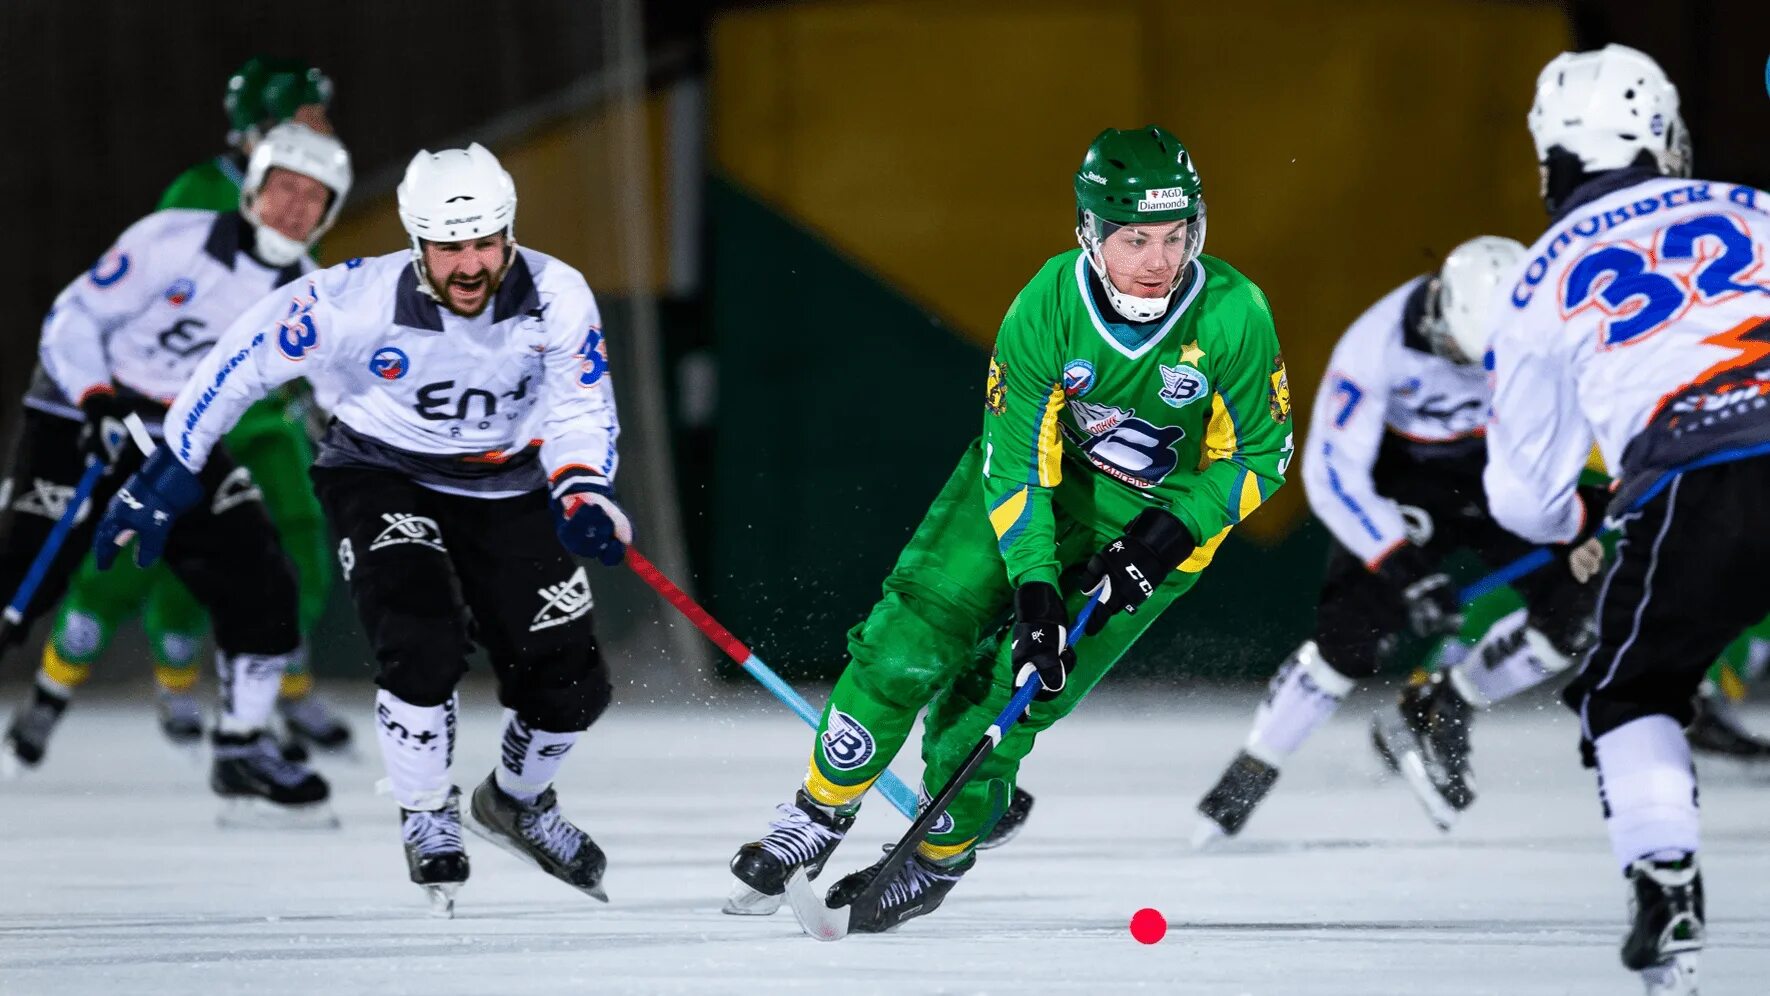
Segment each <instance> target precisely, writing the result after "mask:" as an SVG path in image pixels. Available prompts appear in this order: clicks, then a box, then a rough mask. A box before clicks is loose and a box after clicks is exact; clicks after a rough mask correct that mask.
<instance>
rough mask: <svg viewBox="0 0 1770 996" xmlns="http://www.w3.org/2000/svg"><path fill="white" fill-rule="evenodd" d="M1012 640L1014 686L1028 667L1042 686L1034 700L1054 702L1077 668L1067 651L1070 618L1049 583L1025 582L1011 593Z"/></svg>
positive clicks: (1074, 657) (1069, 652)
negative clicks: (1012, 600)
mask: <svg viewBox="0 0 1770 996" xmlns="http://www.w3.org/2000/svg"><path fill="white" fill-rule="evenodd" d="M1011 639H1012V640H1013V641H1014V642H1013V643H1012V644H1010V645H1009V648H1008V649H1009V653H1010V654H1011V656H1012V659H1013V661H1014V675H1015V681H1016V683H1017V685H1018V682H1019V678H1020V674H1021V672H1022V671H1023V670H1025V668H1026V667H1027V665H1031V666H1032V667H1033V669H1034V670H1036V671H1037V672H1038V675H1039V684H1041V685H1043V686H1044V687H1043V689H1041V690H1040V691H1039V693H1038V694H1037V695H1034V696H1033V698H1034V699H1036V700H1038V701H1040V702H1049V701H1051V700H1052V699H1054V698H1056V697H1057V696H1058V694H1059V693H1061V692H1062V691H1063V685H1064V682H1066V681H1067V680H1068V679H1069V672H1070V671H1071V670H1072V669H1074V668H1075V666H1076V654H1075V651H1073V650H1071V649H1069V614H1068V613H1066V612H1065V611H1064V610H1063V596H1062V595H1059V594H1058V593H1057V589H1056V588H1055V587H1054V586H1052V585H1051V584H1050V583H1049V582H1045V581H1028V582H1027V583H1026V584H1023V585H1021V586H1020V588H1019V589H1018V590H1017V591H1015V592H1014V630H1013V633H1012V636H1011Z"/></svg>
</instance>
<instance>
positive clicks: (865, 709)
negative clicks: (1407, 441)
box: [726, 127, 1292, 932]
mask: <svg viewBox="0 0 1770 996" xmlns="http://www.w3.org/2000/svg"><path fill="white" fill-rule="evenodd" d="M1075 193H1076V213H1077V218H1078V227H1077V233H1076V234H1077V236H1078V238H1079V239H1080V241H1081V248H1080V249H1072V250H1070V251H1069V252H1066V253H1063V254H1061V255H1058V256H1056V257H1053V258H1052V259H1051V260H1050V261H1049V262H1047V263H1046V264H1045V265H1044V266H1043V267H1042V268H1041V269H1040V270H1039V272H1038V274H1037V275H1036V276H1034V277H1033V279H1032V281H1031V282H1030V283H1028V284H1027V285H1026V288H1025V289H1024V290H1022V291H1021V292H1020V295H1019V296H1018V297H1016V298H1015V299H1014V303H1013V304H1012V305H1010V306H1009V308H1008V313H1007V316H1006V317H1005V318H1003V320H1002V327H1001V331H1000V333H999V334H998V336H997V339H996V350H995V355H994V356H993V357H992V358H991V360H990V365H989V376H988V380H987V384H986V389H985V392H984V414H983V435H982V436H981V437H980V438H979V439H977V440H975V441H974V442H973V443H972V444H971V445H970V446H969V447H967V448H966V450H965V453H964V455H963V456H961V457H960V458H959V464H958V467H957V468H956V469H955V470H954V471H953V475H952V478H951V479H950V480H949V481H948V482H947V484H946V486H945V487H944V488H942V489H941V492H940V494H939V495H938V496H936V497H935V499H934V504H933V505H932V506H931V507H930V508H929V510H928V514H927V516H926V517H925V518H924V519H923V520H922V524H921V526H920V527H919V528H918V529H917V530H916V533H915V535H914V536H913V537H912V538H911V540H910V543H909V546H908V547H906V548H905V549H904V551H903V554H902V555H901V557H899V559H898V562H897V566H896V567H895V568H894V569H893V570H892V572H891V575H890V576H889V577H888V578H886V579H885V585H884V597H883V598H882V599H880V601H879V602H878V603H877V604H876V605H875V606H874V607H873V609H872V612H871V614H869V615H868V616H867V618H866V620H865V621H864V622H862V623H861V624H860V625H858V626H856V627H855V628H854V629H852V630H851V631H849V634H848V648H849V654H850V655H851V658H852V659H851V660H850V662H849V664H848V666H847V668H846V669H845V670H844V671H843V673H842V676H841V678H840V680H838V681H837V683H836V687H835V689H834V691H833V692H832V693H831V695H830V703H829V705H828V707H826V709H825V710H824V715H823V719H822V722H821V723H820V724H819V726H818V731H817V736H816V738H815V739H814V741H813V744H812V751H811V763H810V766H809V768H808V770H807V772H806V775H805V782H804V785H803V786H802V787H801V788H800V789H799V792H798V794H797V796H796V797H795V799H794V801H793V802H791V803H787V804H783V805H781V806H779V807H778V814H779V815H778V816H777V818H776V819H775V820H774V821H773V823H772V825H771V826H770V828H769V831H768V833H767V834H765V835H764V836H763V837H762V838H761V839H760V840H756V841H753V842H751V843H748V844H745V845H743V846H742V847H740V848H739V849H738V852H737V854H736V855H735V856H734V857H733V858H732V862H731V869H732V873H733V874H734V875H735V876H736V877H737V879H738V882H737V887H736V888H735V890H734V892H733V895H732V898H731V901H730V903H728V905H727V907H726V909H727V912H732V913H771V912H773V911H774V910H775V909H776V908H777V907H778V906H779V905H780V898H781V895H782V893H783V891H784V890H785V886H786V881H787V878H788V876H789V875H790V874H791V873H792V872H793V871H794V870H795V869H797V868H800V867H804V868H806V869H807V870H808V871H809V872H810V873H811V874H813V875H815V874H817V872H818V871H819V870H821V868H822V866H823V864H824V862H825V861H827V860H828V859H829V856H830V853H831V852H832V851H833V850H834V849H835V847H836V845H837V844H839V843H840V842H841V841H842V838H843V836H844V834H846V833H847V831H848V829H849V827H850V826H852V825H853V823H854V818H855V813H856V812H857V810H858V809H859V808H860V803H861V798H862V796H863V795H864V794H865V793H866V791H867V789H868V788H869V787H870V786H871V785H872V784H873V780H874V779H875V778H877V777H878V776H879V775H880V773H882V772H883V771H884V770H885V768H886V766H887V765H888V764H889V763H890V761H891V759H892V757H893V756H894V755H895V754H896V753H897V751H898V749H899V748H901V747H902V746H903V744H904V741H905V740H906V739H907V738H908V737H909V733H910V729H911V726H912V724H913V723H914V722H915V719H916V714H917V713H918V711H920V710H921V709H922V708H923V707H924V706H926V707H927V708H928V718H927V721H926V724H925V731H924V734H923V738H922V758H923V761H924V763H925V765H926V770H925V773H924V775H923V781H924V798H926V797H927V794H928V791H929V789H930V788H934V789H938V787H939V786H941V785H943V784H944V783H945V782H946V780H947V779H948V778H950V777H951V776H952V774H953V772H954V771H956V770H957V768H958V766H959V764H960V762H961V761H962V760H963V759H964V757H965V755H966V754H967V753H968V752H969V751H970V749H971V747H972V746H973V745H975V744H976V743H977V742H978V740H979V739H980V738H981V737H982V735H983V732H984V730H985V729H986V728H987V727H988V726H989V725H990V723H991V722H992V721H993V720H994V718H995V716H996V714H997V713H999V712H1000V711H1001V710H1002V709H1003V708H1004V707H1005V706H1006V705H1007V702H1008V699H1009V698H1010V697H1011V696H1012V694H1013V690H1014V687H1015V685H1016V680H1015V679H1016V675H1021V674H1026V673H1028V672H1029V670H1030V671H1032V672H1036V674H1037V680H1038V681H1040V682H1041V684H1042V685H1043V688H1042V689H1041V691H1040V693H1039V695H1038V698H1037V699H1036V700H1035V701H1034V702H1033V704H1032V707H1031V709H1030V712H1029V715H1028V716H1027V718H1026V720H1025V721H1024V722H1021V723H1019V724H1018V725H1016V726H1014V727H1013V729H1012V730H1011V731H1010V732H1009V733H1008V734H1007V736H1006V737H1005V738H1004V739H1003V740H1002V742H1001V743H1000V745H999V746H997V747H996V749H995V751H994V753H992V754H991V755H990V756H989V758H988V759H987V760H985V761H984V762H983V764H982V766H981V767H979V768H978V770H977V772H976V774H975V775H974V776H973V778H972V780H971V782H970V783H969V784H968V785H967V786H966V787H965V788H964V790H963V791H962V792H961V793H960V794H959V796H958V797H957V799H955V801H954V802H953V803H952V805H951V806H949V807H948V808H947V811H946V813H945V815H944V816H942V817H941V818H940V820H939V821H938V822H936V823H935V825H934V828H933V830H932V832H931V833H930V834H929V836H928V838H927V840H925V841H924V842H923V843H922V844H921V845H919V846H918V848H917V851H916V854H915V855H914V856H913V857H912V858H911V859H910V860H909V861H908V862H907V863H905V864H904V865H903V866H902V868H901V869H900V870H899V872H898V873H897V876H896V879H895V880H894V881H893V882H892V883H890V884H889V886H888V887H887V888H885V889H884V890H882V892H881V895H882V898H881V899H880V900H879V902H878V903H877V904H876V905H874V906H873V907H871V908H867V909H855V910H853V911H852V914H851V919H850V929H851V930H854V931H858V932H877V931H882V930H887V929H890V928H892V927H895V926H897V925H898V924H900V923H902V922H903V921H905V920H908V919H910V918H911V917H915V916H920V915H922V914H925V913H929V912H931V911H933V910H934V908H935V907H937V906H939V905H940V902H941V900H942V899H943V898H944V897H945V896H946V894H947V892H948V891H949V890H951V889H952V887H953V885H954V883H956V882H957V881H958V880H959V877H960V876H962V875H963V874H964V873H965V872H966V871H967V870H969V869H970V868H971V867H972V865H973V864H975V862H976V857H975V851H976V846H977V843H978V841H979V840H980V838H982V837H983V836H984V835H985V834H987V833H988V832H989V829H990V827H991V825H992V824H994V823H995V822H996V820H997V819H998V818H999V817H1000V816H1001V814H1002V811H1003V808H1004V806H1005V805H1006V804H1007V801H1008V798H1009V795H1010V793H1011V792H1012V790H1013V787H1014V778H1015V773H1016V771H1017V770H1018V768H1019V766H1020V760H1021V758H1023V757H1025V756H1026V755H1027V753H1028V752H1029V751H1030V750H1031V749H1032V746H1033V742H1034V740H1036V739H1037V737H1038V735H1039V733H1040V732H1041V731H1043V730H1045V729H1047V728H1049V727H1050V726H1051V724H1053V723H1055V722H1057V721H1058V720H1059V719H1061V718H1063V716H1064V715H1066V714H1067V713H1068V712H1069V711H1070V710H1071V709H1073V708H1074V707H1075V705H1076V703H1077V702H1078V701H1079V700H1080V699H1081V698H1082V696H1083V695H1085V694H1087V692H1088V690H1089V689H1090V688H1092V687H1093V686H1094V684H1095V683H1096V682H1098V681H1099V680H1100V679H1101V678H1102V677H1103V676H1104V675H1105V674H1106V672H1107V671H1108V670H1109V669H1110V668H1111V667H1112V665H1113V663H1114V662H1115V661H1117V660H1118V659H1119V657H1120V656H1122V655H1123V654H1124V653H1125V651H1126V650H1128V649H1129V648H1130V646H1131V645H1132V644H1133V643H1134V642H1136V640H1137V638H1138V637H1139V636H1140V635H1141V634H1142V633H1143V632H1144V631H1145V630H1146V629H1148V628H1149V626H1150V624H1151V623H1153V622H1154V621H1155V620H1156V618H1157V617H1158V616H1160V615H1161V613H1162V612H1163V610H1165V609H1166V608H1167V607H1168V606H1169V605H1170V604H1172V603H1173V601H1174V599H1176V598H1178V597H1180V595H1182V594H1184V593H1185V592H1186V591H1187V589H1189V588H1191V587H1192V585H1193V582H1194V581H1196V580H1197V579H1198V575H1199V572H1201V571H1203V570H1204V569H1205V567H1206V565H1208V564H1209V563H1210V562H1211V558H1212V556H1213V555H1214V554H1215V553H1216V552H1217V550H1218V548H1219V547H1220V546H1221V545H1222V543H1223V539H1224V537H1225V536H1227V535H1228V533H1229V530H1230V529H1231V528H1232V527H1233V526H1234V525H1235V524H1236V523H1237V522H1240V521H1241V520H1242V518H1243V517H1244V516H1246V515H1247V514H1248V513H1250V512H1252V511H1253V510H1254V509H1255V508H1256V507H1258V506H1259V504H1260V503H1261V502H1262V501H1264V500H1265V499H1266V498H1267V497H1269V496H1270V495H1271V494H1272V492H1273V491H1275V490H1277V488H1278V487H1279V485H1280V484H1282V483H1283V480H1284V472H1285V466H1286V464H1288V463H1289V462H1290V458H1291V445H1292V444H1291V425H1290V417H1291V411H1290V389H1289V385H1288V384H1287V382H1286V380H1285V367H1284V357H1283V356H1282V355H1281V354H1280V353H1279V348H1278V338H1277V336H1276V335H1275V334H1274V332H1273V328H1272V314H1271V311H1270V310H1269V309H1268V307H1267V304H1266V297H1265V295H1263V294H1262V293H1261V292H1260V289H1259V288H1258V287H1256V286H1254V284H1253V283H1252V282H1250V281H1249V280H1248V279H1247V278H1246V277H1244V276H1242V275H1241V274H1240V273H1239V272H1237V271H1236V270H1235V269H1234V268H1233V267H1231V266H1229V264H1227V263H1224V262H1222V261H1221V260H1217V259H1214V258H1212V257H1210V256H1204V255H1200V250H1201V249H1202V248H1203V245H1204V240H1205V205H1204V198H1203V196H1202V194H1201V192H1200V186H1199V177H1198V173H1197V172H1196V170H1195V169H1194V168H1193V164H1192V159H1191V157H1190V156H1189V155H1188V154H1187V152H1186V149H1185V147H1184V146H1182V145H1181V144H1180V141H1179V140H1178V139H1177V138H1175V137H1174V136H1173V135H1172V134H1171V133H1169V132H1167V131H1166V130H1164V129H1161V128H1157V127H1147V128H1143V129H1140V130H1137V131H1118V130H1112V129H1109V130H1107V131H1104V132H1102V133H1101V134H1100V136H1099V137H1098V138H1096V139H1095V140H1094V142H1093V144H1092V145H1091V146H1089V148H1088V153H1087V156H1086V158H1085V159H1084V160H1083V161H1082V166H1081V169H1080V170H1078V171H1077V172H1076V175H1075ZM1094 592H1098V593H1099V595H1100V603H1099V607H1098V608H1097V609H1096V611H1095V613H1094V615H1093V616H1092V618H1091V619H1090V620H1089V623H1088V633H1089V634H1090V635H1089V638H1088V639H1086V640H1083V641H1081V642H1079V643H1076V642H1075V641H1074V640H1072V639H1071V638H1070V634H1069V632H1068V626H1069V620H1071V619H1072V618H1074V616H1075V615H1076V613H1077V612H1078V611H1079V610H1080V609H1081V607H1082V606H1083V604H1085V603H1086V601H1087V599H1088V597H1089V595H1090V594H1092V593H1094ZM1010 613H1012V625H1011V626H1010V627H1005V628H1002V629H998V627H999V626H1000V623H1001V621H1002V620H1003V619H1004V618H1005V617H1006V616H1008V615H1009V614H1010ZM1072 643H1075V645H1074V646H1073V647H1071V646H1070V644H1072ZM877 868H878V865H875V866H873V868H870V869H867V870H864V871H860V872H856V873H854V874H852V875H849V876H847V877H846V878H844V879H842V881H841V882H840V883H838V884H837V885H836V887H835V888H834V889H833V890H831V892H830V895H829V901H830V903H831V905H844V904H848V903H851V902H852V900H853V898H854V897H856V896H858V895H859V894H860V893H861V892H862V891H863V890H865V888H866V886H867V885H868V883H869V882H870V881H871V878H872V875H873V874H874V870H875V869H877Z"/></svg>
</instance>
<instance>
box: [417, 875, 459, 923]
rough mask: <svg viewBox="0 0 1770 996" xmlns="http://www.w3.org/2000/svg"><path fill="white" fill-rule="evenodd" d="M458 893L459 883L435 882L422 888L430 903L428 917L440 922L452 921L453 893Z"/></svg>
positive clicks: (453, 915) (453, 914)
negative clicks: (440, 920)
mask: <svg viewBox="0 0 1770 996" xmlns="http://www.w3.org/2000/svg"><path fill="white" fill-rule="evenodd" d="M460 891H461V883H460V882H436V883H433V884H430V885H426V886H424V895H425V897H426V898H427V899H429V901H430V915H431V916H433V917H436V918H438V919H442V920H453V919H454V918H455V893H457V892H460Z"/></svg>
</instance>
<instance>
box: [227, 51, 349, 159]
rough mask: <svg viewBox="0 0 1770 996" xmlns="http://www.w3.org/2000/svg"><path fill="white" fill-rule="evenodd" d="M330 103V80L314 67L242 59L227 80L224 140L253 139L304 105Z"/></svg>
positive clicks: (237, 143) (292, 61)
mask: <svg viewBox="0 0 1770 996" xmlns="http://www.w3.org/2000/svg"><path fill="white" fill-rule="evenodd" d="M331 103H332V80H331V79H330V78H329V77H327V76H326V74H325V73H323V72H320V70H319V68H318V67H316V66H310V65H308V64H307V63H305V62H302V61H300V60H299V59H266V58H262V57H254V58H251V59H247V60H246V64H245V65H243V66H241V67H240V68H239V69H238V70H237V71H236V72H235V73H234V74H233V76H232V77H231V78H230V79H229V80H228V81H227V97H226V98H225V99H224V100H223V101H222V106H223V107H225V108H226V109H227V123H228V132H227V140H228V143H229V144H231V145H234V146H243V145H245V144H246V143H247V142H248V141H256V140H257V138H258V136H259V135H261V134H263V133H264V131H265V130H266V129H269V128H270V127H272V126H273V125H278V124H281V123H282V122H284V121H287V120H289V119H290V118H292V117H294V116H295V111H296V109H297V108H300V107H302V106H304V105H306V104H319V105H321V106H326V105H329V104H331Z"/></svg>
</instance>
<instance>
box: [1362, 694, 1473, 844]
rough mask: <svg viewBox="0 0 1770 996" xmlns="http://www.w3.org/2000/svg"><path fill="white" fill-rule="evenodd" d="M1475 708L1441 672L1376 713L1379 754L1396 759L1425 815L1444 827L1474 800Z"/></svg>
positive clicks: (1374, 722)
mask: <svg viewBox="0 0 1770 996" xmlns="http://www.w3.org/2000/svg"><path fill="white" fill-rule="evenodd" d="M1473 712H1474V710H1473V709H1472V708H1471V707H1470V705H1469V703H1468V700H1466V699H1464V698H1463V696H1462V695H1461V694H1459V693H1458V692H1457V690H1456V688H1455V687H1454V686H1453V685H1452V684H1451V683H1450V681H1449V680H1448V679H1447V677H1446V672H1443V671H1439V672H1437V673H1436V674H1433V675H1432V676H1431V677H1430V678H1428V679H1426V680H1425V681H1423V682H1414V683H1412V684H1410V685H1408V687H1407V688H1406V689H1404V690H1403V691H1402V693H1401V702H1400V704H1399V705H1397V706H1396V708H1395V709H1394V710H1385V711H1383V712H1380V713H1378V714H1377V716H1376V718H1375V719H1374V720H1372V724H1371V739H1372V740H1373V741H1374V742H1375V743H1376V744H1377V750H1378V754H1379V755H1384V754H1386V755H1388V756H1389V757H1391V758H1393V759H1394V761H1395V764H1396V767H1397V768H1398V770H1400V772H1401V776H1402V777H1403V778H1404V779H1406V780H1407V784H1408V787H1409V788H1411V789H1413V792H1414V795H1416V796H1418V797H1419V800H1420V804H1421V805H1422V806H1424V807H1425V808H1426V815H1427V816H1429V817H1431V819H1432V822H1433V823H1435V824H1437V826H1438V829H1440V830H1449V829H1450V828H1451V827H1452V826H1454V825H1455V824H1456V821H1457V816H1458V815H1460V814H1461V813H1462V811H1463V810H1465V809H1468V808H1469V805H1470V804H1471V803H1473V802H1474V801H1475V775H1474V772H1472V771H1470V769H1469V726H1470V724H1471V722H1472V720H1473Z"/></svg>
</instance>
